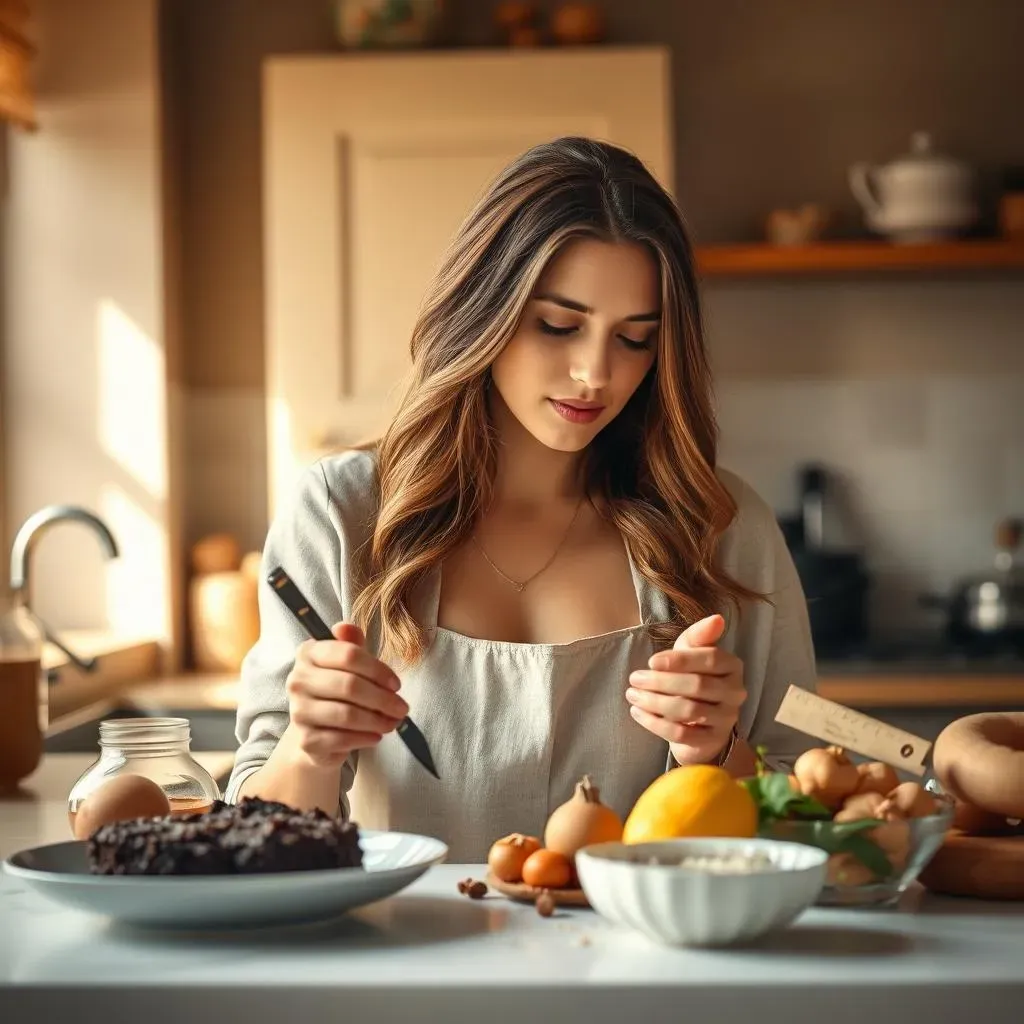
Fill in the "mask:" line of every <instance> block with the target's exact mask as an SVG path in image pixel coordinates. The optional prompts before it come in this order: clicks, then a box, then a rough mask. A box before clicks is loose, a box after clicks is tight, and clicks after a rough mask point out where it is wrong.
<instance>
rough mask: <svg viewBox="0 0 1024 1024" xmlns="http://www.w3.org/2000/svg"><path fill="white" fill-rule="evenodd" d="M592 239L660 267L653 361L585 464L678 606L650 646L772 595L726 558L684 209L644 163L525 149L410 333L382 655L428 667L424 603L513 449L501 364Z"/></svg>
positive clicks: (365, 606) (382, 492)
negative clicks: (499, 396) (571, 245)
mask: <svg viewBox="0 0 1024 1024" xmlns="http://www.w3.org/2000/svg"><path fill="white" fill-rule="evenodd" d="M580 237H589V238H596V239H600V240H603V241H609V242H631V243H638V244H640V245H643V246H645V247H646V248H647V249H648V250H649V251H650V252H651V253H652V254H653V255H654V257H655V259H656V261H657V264H658V267H659V271H660V281H661V310H662V319H661V325H660V329H659V332H658V335H659V340H658V346H657V355H656V359H655V363H654V366H653V368H652V370H651V372H650V373H648V375H647V377H646V378H645V379H644V381H643V383H642V384H641V385H640V387H639V388H638V389H637V390H636V392H635V393H634V394H633V396H632V398H631V399H630V401H629V402H628V403H627V405H626V407H625V408H624V409H623V410H622V412H621V413H620V414H619V416H618V417H617V418H616V419H615V420H614V421H613V422H612V423H610V424H609V425H608V426H607V427H606V428H605V429H604V430H603V431H602V432H601V433H600V434H599V435H598V436H597V437H596V438H595V439H594V441H593V442H592V443H591V445H590V446H589V448H588V449H587V451H586V454H585V461H584V473H585V485H586V488H587V493H588V494H589V495H590V496H591V498H592V499H595V507H597V508H599V509H603V510H604V514H606V515H607V516H608V517H609V518H610V520H611V522H612V523H614V525H615V526H616V527H618V529H619V531H620V532H621V533H622V535H623V537H624V538H625V542H626V544H627V545H628V548H629V552H630V556H631V557H632V559H633V561H634V563H635V564H636V567H637V569H638V571H639V572H640V573H642V574H643V576H645V577H646V578H647V580H649V581H650V582H651V583H652V584H654V585H655V586H656V587H659V588H660V589H661V590H662V591H664V593H665V594H666V595H667V596H668V598H669V599H670V601H671V603H672V606H673V617H672V620H671V621H669V622H665V623H653V624H651V626H650V632H651V635H652V637H653V638H654V640H655V642H656V644H657V645H658V646H663V645H667V644H670V643H671V642H673V641H674V639H675V638H676V636H678V634H679V632H680V630H681V629H682V628H685V626H686V625H688V624H689V623H691V622H694V621H696V620H697V619H698V618H701V617H703V616H704V615H707V614H710V613H711V612H712V611H724V610H725V608H726V606H727V605H729V604H732V605H734V606H737V607H738V606H739V603H740V601H741V600H742V599H749V598H756V597H760V596H761V595H757V594H754V593H753V592H752V591H750V590H748V589H747V588H745V587H743V586H741V585H740V584H739V583H738V582H737V581H735V580H733V579H731V578H730V577H729V576H728V575H726V574H725V573H724V572H723V571H722V569H721V568H720V567H719V566H718V565H717V564H716V558H715V555H716V550H717V547H718V543H719V539H720V538H721V536H722V533H723V532H724V531H725V530H726V528H727V527H728V526H729V525H730V523H731V522H732V521H733V519H734V517H735V515H736V505H735V502H734V501H733V499H732V497H731V496H730V494H729V492H728V491H727V490H726V489H725V487H724V486H723V485H722V483H721V482H720V481H719V480H718V478H717V476H716V474H715V462H716V449H717V441H718V429H717V424H716V421H715V416H714V410H713V401H712V387H711V374H710V368H709V365H708V359H707V353H706V350H705V344H704V332H703V326H702V322H701V311H700V303H699V300H698V287H697V276H696V271H695V265H694V255H693V249H692V246H691V244H690V241H689V238H688V236H687V232H686V229H685V227H684V224H683V220H682V217H681V215H680V213H679V210H678V209H677V207H676V205H675V203H674V202H673V200H672V198H671V196H670V195H669V194H668V193H667V192H666V191H665V189H663V188H662V187H661V186H660V185H659V184H658V182H657V181H656V180H655V178H654V177H653V176H652V175H651V173H650V172H649V171H648V170H647V169H646V168H645V167H644V165H643V164H642V163H641V162H640V160H638V159H637V158H636V157H635V156H634V155H632V154H631V153H629V152H627V151H626V150H623V149H620V148H618V147H616V146H612V145H609V144H607V143H603V142H598V141H595V140H592V139H586V138H572V137H570V138H560V139H556V140H554V141H552V142H548V143H544V144H543V145H539V146H536V147H534V148H533V149H530V150H528V151H527V152H526V153H524V154H523V155H522V156H520V157H519V158H518V159H517V160H515V161H514V162H513V163H512V164H511V165H509V166H508V167H507V168H506V169H505V170H504V171H503V172H502V173H501V174H499V176H498V177H497V178H496V179H495V180H494V181H493V182H492V184H491V185H490V187H489V188H488V189H487V190H486V192H485V193H484V195H483V196H482V198H480V200H479V201H478V202H477V204H476V206H475V207H474V208H473V209H472V211H471V212H470V213H469V216H468V217H467V218H466V220H465V221H464V222H463V224H462V226H461V227H460V228H459V230H458V232H457V234H456V235H455V238H454V240H453V241H452V244H451V245H450V247H449V249H448V251H447V253H446V254H445V256H444V258H443V260H442V264H441V267H440V270H439V271H438V273H437V275H436V277H435V279H434V281H433V283H432V285H431V286H430V288H429V289H428V292H427V294H426V297H425V300H424V303H423V306H422V308H421V311H420V315H419V317H418V320H417V322H416V325H415V328H414V330H413V334H412V343H411V351H412V370H411V373H410V377H409V379H408V383H407V387H406V389H405V393H404V397H403V398H402V400H401V402H400V406H399V408H398V411H397V413H396V415H395V416H394V418H393V420H392V422H391V425H390V426H389V427H388V429H387V430H386V432H385V433H384V435H383V437H382V438H380V439H379V441H377V442H376V443H375V445H374V447H375V449H376V462H377V476H376V482H377V488H378V494H377V507H378V516H377V519H376V524H375V528H374V531H373V535H372V538H371V540H370V542H369V543H368V545H367V547H366V548H365V549H364V551H363V552H362V554H361V558H360V562H361V566H360V568H361V572H362V583H363V585H362V588H361V590H360V592H359V596H358V598H357V600H356V602H355V609H354V617H355V620H356V622H357V623H358V624H359V625H360V626H362V627H363V629H364V630H365V629H367V628H368V627H369V626H370V624H371V623H372V624H373V625H375V626H376V627H377V629H378V630H379V647H380V650H379V654H380V656H381V657H382V658H387V657H391V656H398V657H400V658H402V659H403V660H405V661H406V662H407V663H408V662H413V661H415V660H417V659H418V658H419V657H420V656H421V654H422V653H423V651H424V649H425V647H426V646H427V644H428V642H429V638H428V636H427V634H426V631H425V630H424V628H423V627H422V625H421V624H420V623H419V622H418V621H417V620H416V618H415V616H414V614H413V612H412V610H411V605H412V598H413V593H414V591H415V590H416V588H417V587H418V586H419V585H420V584H421V583H422V582H423V580H424V578H425V577H426V576H427V575H428V574H429V573H430V572H431V571H432V570H433V569H434V568H435V567H437V566H438V565H439V564H440V563H441V562H443V560H444V559H445V556H446V555H448V554H449V553H450V552H451V551H453V550H454V549H455V548H456V547H457V546H458V545H460V544H462V543H463V542H464V541H465V540H466V539H467V538H468V536H469V534H470V532H471V530H472V529H473V527H474V524H475V522H476V520H477V517H478V516H479V515H480V513H481V512H482V511H484V510H486V508H487V507H488V503H489V501H490V498H491V493H492V486H493V483H494V477H495V471H496V466H497V441H498V439H497V437H496V434H495V431H494V428H493V426H492V424H491V421H490V417H489V413H488V403H487V395H486V389H487V381H488V376H489V374H488V371H489V368H490V366H491V364H492V363H493V362H494V361H495V359H496V358H497V356H498V354H499V353H500V352H501V350H502V348H503V347H504V346H505V344H506V343H507V342H508V341H509V340H510V339H511V338H512V336H513V335H514V334H515V332H516V329H517V327H518V325H519V321H520V318H521V316H522V314H523V311H524V308H525V306H526V304H527V302H528V301H529V299H530V296H531V294H532V292H533V289H534V288H535V286H536V284H537V281H538V279H539V277H540V275H541V273H542V272H543V270H544V268H545V266H546V265H547V263H548V262H549V261H550V260H551V258H552V257H553V256H554V255H555V254H556V253H557V252H558V251H559V250H560V249H561V247H562V246H564V245H565V244H566V242H568V241H569V240H570V239H576V238H580Z"/></svg>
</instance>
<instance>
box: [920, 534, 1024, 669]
mask: <svg viewBox="0 0 1024 1024" xmlns="http://www.w3.org/2000/svg"><path fill="white" fill-rule="evenodd" d="M1022 533H1024V531H1022V523H1021V520H1019V519H1005V520H1003V521H1002V522H1001V523H999V524H998V526H997V527H996V533H995V544H996V556H995V564H994V566H993V568H992V570H991V571H989V572H987V573H980V574H979V575H977V576H969V577H967V578H965V579H963V580H961V581H959V583H957V585H956V586H955V587H954V589H953V591H952V592H951V593H950V594H949V595H947V596H939V595H935V594H926V595H924V596H923V598H922V603H923V604H925V605H926V606H927V607H929V608H937V609H940V610H942V611H945V612H946V631H947V633H948V634H949V636H950V639H952V640H954V641H956V642H958V643H967V644H970V643H981V644H982V645H985V644H986V643H987V644H992V643H998V644H1005V645H1006V646H1014V647H1016V646H1020V647H1021V648H1022V649H1024V566H1021V565H1020V564H1018V562H1017V560H1016V552H1017V549H1018V547H1019V546H1020V542H1021V536H1022Z"/></svg>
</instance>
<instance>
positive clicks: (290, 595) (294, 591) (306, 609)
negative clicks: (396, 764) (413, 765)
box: [267, 566, 441, 779]
mask: <svg viewBox="0 0 1024 1024" xmlns="http://www.w3.org/2000/svg"><path fill="white" fill-rule="evenodd" d="M267 582H268V583H269V584H270V586H271V589H272V590H273V591H274V593H275V594H277V596H278V597H279V598H280V599H281V600H282V601H283V602H284V604H286V605H287V606H288V608H289V609H290V610H291V612H292V614H293V615H294V616H295V617H296V618H297V619H298V620H299V622H301V623H302V625H303V627H305V630H306V632H307V633H308V634H309V635H310V636H311V637H312V638H313V639H314V640H333V639H334V634H333V633H332V632H331V630H330V628H329V627H328V625H327V623H325V622H324V620H323V619H321V618H320V616H319V615H317V613H316V612H315V611H314V609H313V606H312V605H311V604H310V603H309V602H308V601H307V600H306V599H305V597H303V596H302V591H301V590H299V588H298V587H297V586H296V585H295V583H294V581H293V580H292V578H291V577H290V576H289V575H288V573H286V572H285V571H284V569H282V568H281V567H280V566H278V567H277V568H276V569H274V571H273V572H272V573H271V574H270V575H269V576H268V577H267ZM395 732H397V733H398V736H399V739H401V741H402V742H403V743H404V744H405V745H406V746H407V747H408V748H409V752H410V753H411V754H412V756H413V757H415V758H416V760H417V761H419V763H420V764H421V765H423V767H424V768H426V769H427V771H428V772H430V774H431V775H433V776H434V778H435V779H440V778H441V776H440V775H438V774H437V769H436V768H435V767H434V759H433V758H432V757H431V756H430V747H429V746H427V741H426V739H425V738H424V736H423V733H421V732H420V730H419V727H418V726H417V725H416V723H415V722H413V720H412V719H411V718H408V717H406V718H403V719H402V721H401V722H400V723H399V725H398V728H397V729H396V730H395Z"/></svg>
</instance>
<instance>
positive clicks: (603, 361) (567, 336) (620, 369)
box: [491, 238, 661, 452]
mask: <svg viewBox="0 0 1024 1024" xmlns="http://www.w3.org/2000/svg"><path fill="white" fill-rule="evenodd" d="M660 295H661V290H660V282H659V276H658V267H657V264H656V262H655V260H654V257H653V256H652V255H651V253H650V252H648V250H647V249H645V248H643V247H642V246H639V245H635V244H633V243H611V242H601V241H598V240H596V239H589V238H588V239H578V240H574V241H572V242H570V243H569V244H568V245H566V246H565V247H564V248H563V249H562V250H561V251H560V252H559V253H558V255H557V256H555V257H554V259H552V260H551V262H550V263H549V264H548V266H547V267H546V268H545V270H544V273H543V274H542V275H541V278H540V281H539V282H538V285H537V288H536V289H535V290H534V293H533V295H532V296H531V298H530V301H529V302H528V303H527V305H526V309H525V311H524V313H523V317H522V320H521V321H520V324H519V328H518V330H517V331H516V333H515V335H513V337H512V339H511V340H510V341H509V343H508V344H507V345H506V346H505V348H504V349H503V350H502V352H501V354H500V355H499V356H498V358H497V359H496V360H495V361H494V364H493V366H492V367H491V373H492V376H493V379H494V388H495V390H496V391H497V394H498V397H499V398H500V400H501V403H503V404H504V405H505V407H506V408H507V410H508V411H509V412H510V413H511V414H512V415H513V416H514V417H515V418H516V419H517V420H518V421H519V422H520V423H521V424H522V425H523V427H525V428H526V430H528V431H529V432H530V434H532V435H533V436H534V437H535V438H536V439H537V440H538V441H540V442H541V444H544V445H546V446H547V447H548V448H553V449H555V450H557V451H563V452H576V451H582V450H583V449H584V448H586V446H587V445H588V444H590V442H591V441H592V440H593V439H594V438H595V437H596V436H597V434H598V433H599V432H600V431H601V430H603V429H604V428H605V427H606V426H608V424H609V423H611V422H612V420H614V419H615V417H616V416H618V414H619V413H620V412H621V411H622V409H623V407H624V406H625V405H626V403H627V402H628V401H629V399H630V397H631V396H632V394H633V392H634V391H636V389H637V388H638V387H639V386H640V383H641V381H643V379H644V377H645V376H646V374H647V372H648V370H650V368H651V366H652V365H653V363H654V356H655V351H656V346H657V333H658V322H659V317H660V312H661V311H660V305H661V301H660ZM495 412H496V414H497V416H498V419H499V425H500V418H501V413H502V412H503V410H501V409H496V410H495Z"/></svg>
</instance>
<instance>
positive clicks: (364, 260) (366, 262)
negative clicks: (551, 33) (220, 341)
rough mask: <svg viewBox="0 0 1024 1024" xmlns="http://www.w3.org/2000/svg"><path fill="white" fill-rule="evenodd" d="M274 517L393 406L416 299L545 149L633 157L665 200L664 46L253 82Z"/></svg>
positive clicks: (329, 63)
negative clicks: (548, 143)
mask: <svg viewBox="0 0 1024 1024" xmlns="http://www.w3.org/2000/svg"><path fill="white" fill-rule="evenodd" d="M264 72H265V73H264V113H263V117H264V124H263V128H264V220H265V268H266V296H267V300H266V301H267V310H266V313H267V316H266V331H267V334H266V358H267V403H268V410H267V412H268V429H269V439H268V449H269V458H270V466H269V474H268V475H269V481H270V506H271V511H273V510H274V508H275V507H276V506H277V504H278V502H279V501H280V500H281V498H282V497H283V495H285V494H287V493H288V491H289V490H290V489H291V487H292V486H293V482H294V479H295V476H296V475H297V473H299V472H301V470H302V469H303V468H304V467H305V466H306V465H307V464H308V463H309V462H310V461H312V460H313V459H315V458H316V457H318V456H319V455H320V454H322V453H323V452H324V451H325V450H327V449H329V448H331V447H333V446H336V445H340V444H347V443H351V442H353V441H357V440H361V439H364V438H366V437H369V436H373V435H375V434H376V433H377V432H379V430H380V429H381V428H382V426H383V425H384V424H385V423H386V421H387V418H388V416H389V415H390V413H391V412H392V410H393V409H394V405H395V402H396V399H397V396H398V393H399V389H400V386H401V382H402V378H403V375H404V374H405V372H406V371H407V369H408V365H409V337H410V334H411V331H412V326H413V323H414V322H415V319H416V314H417V310H418V308H419V305H420V302H421V300H422V297H423V293H424V290H425V289H426V287H427V285H428V282H429V281H430V279H431V276H432V274H433V273H434V271H435V269H436V267H437V265H438V262H439V260H440V257H441V254H442V252H443V250H444V248H445V247H446V245H447V244H448V242H449V241H450V239H451V237H452V235H453V234H454V232H455V231H456V229H457V228H458V226H459V223H460V222H461V220H462V218H463V217H464V216H465V214H466V213H467V211H468V210H469V208H470V206H471V205H472V203H473V201H474V199H475V198H476V197H477V196H478V195H479V194H480V192H481V191H482V190H483V189H484V187H485V186H486V184H487V183H488V181H489V180H490V179H491V178H492V177H493V176H494V175H495V174H496V173H497V172H498V171H499V170H500V169H501V167H503V166H504V165H505V164H506V163H508V161H509V160H511V159H512V158H513V157H515V156H516V155H518V154H519V153H521V152H522V151H523V150H525V149H527V148H529V147H530V146H532V145H535V144H536V143H538V142H542V141H545V140H547V139H551V138H554V137H556V136H558V135H566V134H579V135H590V136H594V137H597V138H602V139H608V140H610V141H613V142H616V143H619V144H621V145H623V146H626V147H627V148H629V149H631V150H632V151H634V152H636V153H637V154H638V155H639V156H640V157H641V158H642V159H643V160H644V161H645V162H646V163H647V164H648V166H649V167H650V168H651V169H652V171H653V172H654V173H655V175H656V176H657V177H658V178H659V180H660V181H662V182H663V183H664V184H665V185H666V186H667V187H668V188H670V189H671V188H672V178H673V174H672V150H673V138H672V130H671V123H672V111H671V101H670V91H669V90H670V84H669V75H670V68H669V58H668V53H667V51H666V50H664V49H662V48H646V47H645V48H622V49H620V48H594V49H589V50H588V49H581V50H573V51H553V50H538V51H535V52H529V51H527V52H517V51H512V50H510V51H493V52H481V53H476V52H470V53H424V54H398V55H386V54H374V55H343V56H330V57H320V56H316V57H275V58H272V59H271V60H270V61H268V63H267V65H266V67H265V69H264Z"/></svg>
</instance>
